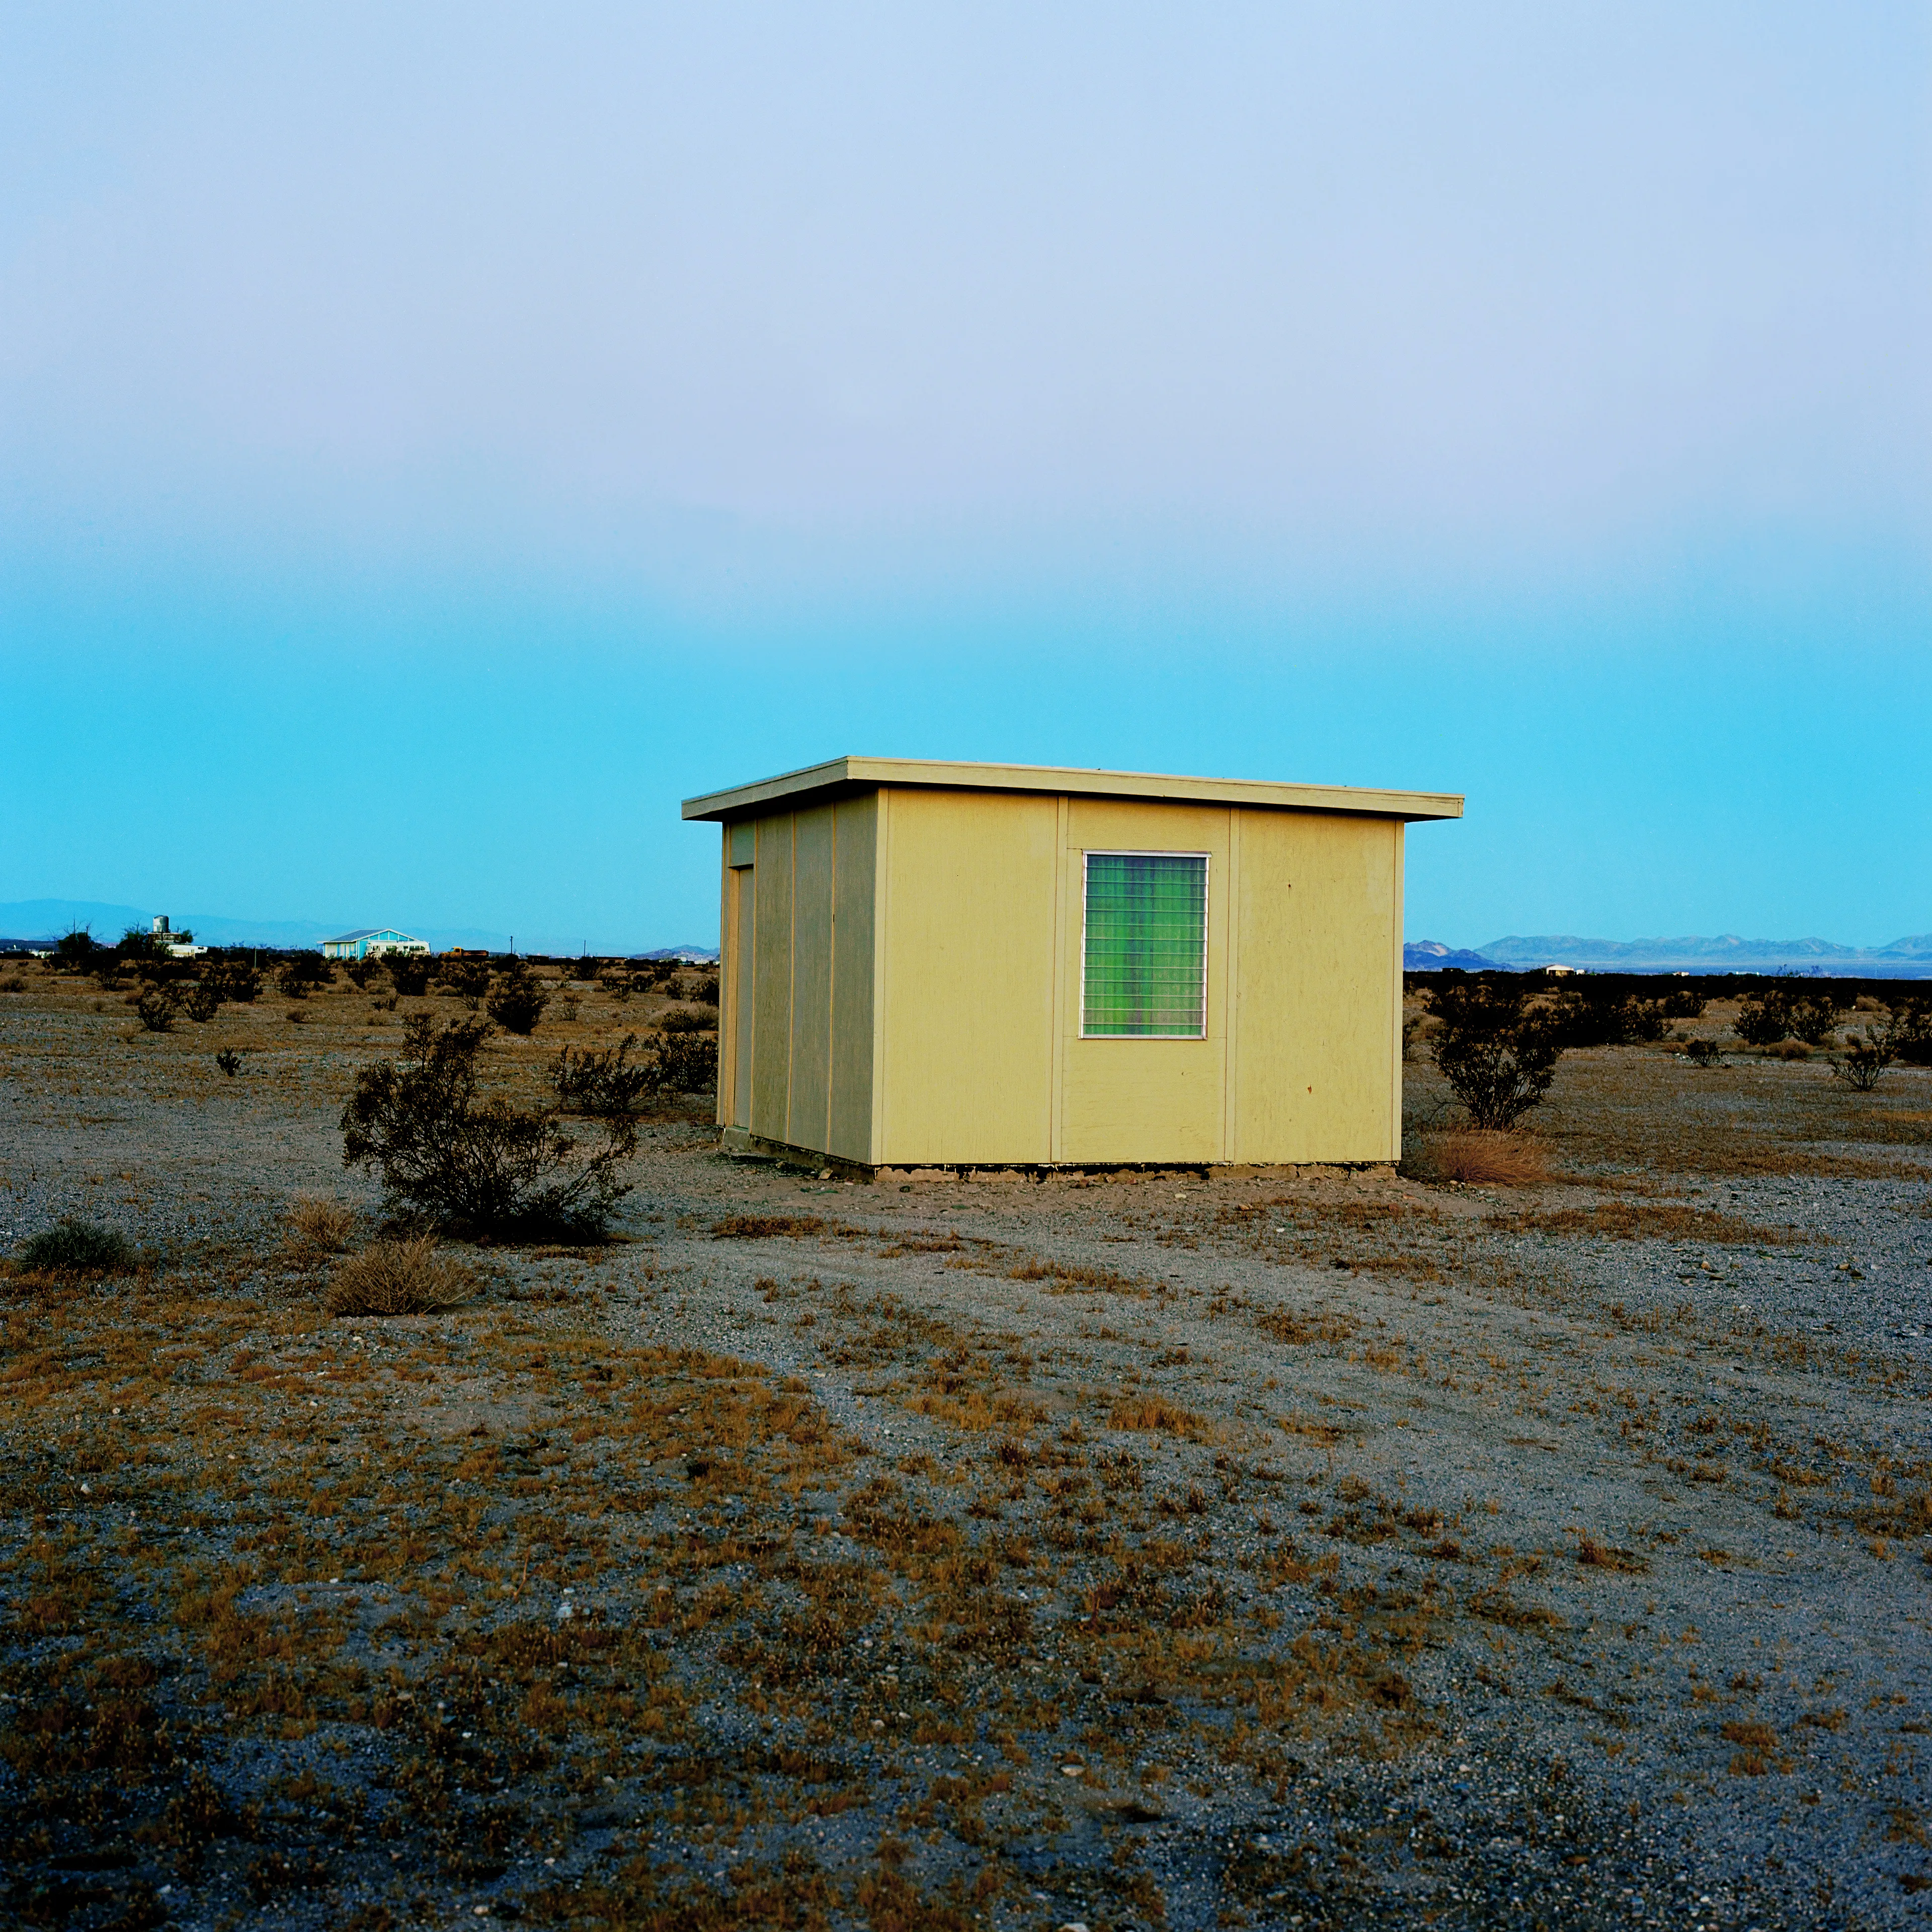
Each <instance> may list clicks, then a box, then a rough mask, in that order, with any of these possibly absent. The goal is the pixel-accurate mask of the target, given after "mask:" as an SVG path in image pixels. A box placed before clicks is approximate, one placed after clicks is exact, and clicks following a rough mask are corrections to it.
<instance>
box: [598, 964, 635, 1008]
mask: <svg viewBox="0 0 1932 1932" xmlns="http://www.w3.org/2000/svg"><path fill="white" fill-rule="evenodd" d="M597 983H598V986H601V988H602V989H604V992H607V993H608V994H609V995H610V997H611V998H612V999H613V1000H616V1001H620V1002H621V1001H625V1000H628V998H630V997H631V976H630V974H628V973H620V972H617V971H609V972H604V973H600V974H598V976H597Z"/></svg>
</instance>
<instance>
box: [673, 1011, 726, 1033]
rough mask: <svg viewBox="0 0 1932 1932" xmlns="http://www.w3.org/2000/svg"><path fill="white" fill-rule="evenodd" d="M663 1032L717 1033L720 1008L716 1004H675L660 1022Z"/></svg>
mask: <svg viewBox="0 0 1932 1932" xmlns="http://www.w3.org/2000/svg"><path fill="white" fill-rule="evenodd" d="M658 1031H660V1032H661V1033H715V1032H716V1031H718V1009H717V1008H716V1007H672V1008H671V1010H670V1012H669V1013H666V1014H665V1015H664V1017H663V1019H661V1020H659V1021H658Z"/></svg>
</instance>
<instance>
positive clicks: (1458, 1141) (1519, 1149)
mask: <svg viewBox="0 0 1932 1932" xmlns="http://www.w3.org/2000/svg"><path fill="white" fill-rule="evenodd" d="M1415 1165H1416V1166H1418V1168H1419V1169H1421V1170H1422V1171H1423V1172H1424V1173H1426V1174H1427V1175H1429V1176H1430V1177H1431V1178H1433V1179H1435V1180H1438V1181H1469V1182H1472V1183H1475V1184H1477V1185H1479V1186H1488V1187H1529V1186H1530V1185H1532V1184H1533V1183H1535V1182H1537V1181H1547V1180H1548V1179H1549V1178H1550V1160H1549V1156H1548V1155H1547V1154H1546V1153H1545V1151H1544V1148H1543V1145H1542V1143H1541V1142H1539V1141H1535V1140H1532V1139H1530V1137H1529V1136H1528V1135H1526V1134H1521V1133H1502V1132H1499V1131H1497V1130H1493V1129H1487V1128H1462V1129H1459V1130H1457V1131H1455V1132H1453V1133H1446V1134H1436V1135H1432V1136H1430V1138H1429V1139H1427V1140H1426V1141H1424V1142H1423V1144H1422V1148H1421V1156H1420V1158H1419V1159H1418V1160H1417V1162H1416V1163H1415Z"/></svg>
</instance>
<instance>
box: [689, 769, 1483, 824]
mask: <svg viewBox="0 0 1932 1932" xmlns="http://www.w3.org/2000/svg"><path fill="white" fill-rule="evenodd" d="M880 785H908V786H922V787H928V788H936V789H940V790H958V791H1046V792H1056V793H1058V792H1065V793H1071V794H1073V795H1076V796H1081V797H1085V798H1137V799H1146V800H1148V801H1149V802H1157V803H1160V804H1174V805H1252V806H1255V807H1258V808H1262V809H1269V810H1275V811H1340V812H1352V813H1355V814H1358V815H1359V816H1361V817H1369V818H1403V819H1412V820H1413V819H1420V818H1460V817H1462V815H1463V798H1462V794H1461V793H1460V792H1445V791H1379V790H1373V789H1372V788H1370V787H1364V786H1358V785H1318V784H1281V783H1280V782H1278V781H1275V780H1273V779H1269V778H1175V777H1172V776H1169V775H1165V774H1163V773H1160V772H1109V771H1090V770H1088V769H1085V767H1083V766H1072V765H979V764H969V763H962V762H959V761H957V760H952V759H947V758H850V757H848V758H833V759H832V760H829V762H828V763H825V764H822V765H808V766H806V767H805V769H803V770H802V771H796V772H781V773H780V774H779V775H778V776H777V777H776V778H760V779H758V780H757V781H756V782H754V783H753V784H742V785H733V786H732V787H730V788H729V789H728V790H724V791H712V792H706V793H704V794H703V796H700V797H697V798H688V799H685V801H684V816H685V817H686V818H712V819H730V818H747V817H753V816H754V815H755V814H757V813H758V812H760V811H765V810H769V809H770V808H774V807H776V806H780V805H782V806H784V807H786V808H796V807H798V806H799V805H817V804H823V803H824V802H826V801H828V800H830V799H838V798H852V797H856V796H857V795H858V794H859V793H862V792H867V791H871V790H874V788H875V787H877V786H880Z"/></svg>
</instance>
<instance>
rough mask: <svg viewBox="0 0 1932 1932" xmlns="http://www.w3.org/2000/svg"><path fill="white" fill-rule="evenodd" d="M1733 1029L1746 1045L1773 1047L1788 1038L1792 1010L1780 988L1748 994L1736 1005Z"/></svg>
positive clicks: (1770, 988) (1775, 987)
mask: <svg viewBox="0 0 1932 1932" xmlns="http://www.w3.org/2000/svg"><path fill="white" fill-rule="evenodd" d="M1732 1027H1733V1031H1735V1032H1736V1034H1737V1037H1739V1039H1740V1040H1742V1041H1743V1042H1744V1043H1745V1046H1760V1047H1763V1046H1776V1045H1777V1044H1778V1042H1779V1041H1780V1040H1789V1039H1790V1037H1791V1009H1790V1003H1789V1002H1788V1001H1787V998H1786V997H1785V994H1784V989H1783V988H1782V987H1779V986H1770V987H1767V988H1766V989H1765V991H1764V992H1762V993H1747V994H1746V995H1745V996H1744V998H1742V1000H1740V1001H1739V1002H1738V1016H1737V1018H1736V1019H1735V1020H1734V1021H1733V1022H1732Z"/></svg>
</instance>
